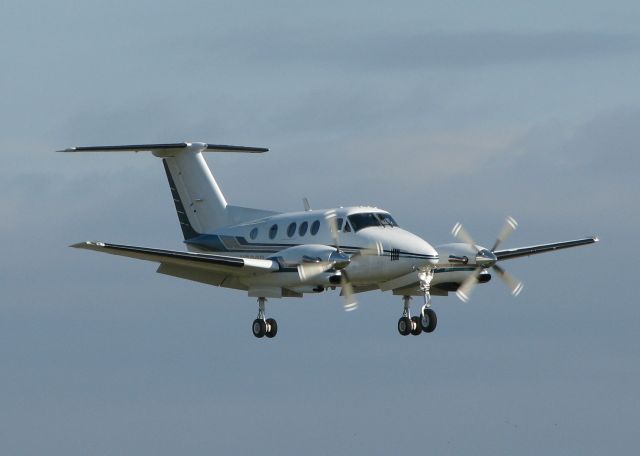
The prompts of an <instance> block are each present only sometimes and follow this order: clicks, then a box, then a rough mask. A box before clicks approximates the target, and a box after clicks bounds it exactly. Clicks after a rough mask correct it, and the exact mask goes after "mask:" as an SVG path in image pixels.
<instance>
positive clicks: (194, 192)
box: [163, 151, 229, 239]
mask: <svg viewBox="0 0 640 456" xmlns="http://www.w3.org/2000/svg"><path fill="white" fill-rule="evenodd" d="M163 163H164V169H165V171H166V172H167V179H168V180H169V187H170V188H171V194H172V196H173V200H174V203H175V205H176V211H177V213H178V220H179V221H180V227H181V228H182V233H183V234H184V237H185V239H190V238H192V237H195V236H197V235H198V234H200V233H210V232H213V231H214V230H215V229H217V228H220V227H222V226H225V225H228V224H229V214H228V211H227V201H226V199H225V197H224V195H223V194H222V191H221V190H220V187H219V186H218V183H217V182H216V180H215V178H214V177H213V175H212V174H211V171H210V170H209V167H208V166H207V163H206V161H205V160H204V157H203V156H202V153H200V152H199V151H198V152H195V151H181V152H179V153H177V154H175V155H173V156H171V157H166V158H164V159H163Z"/></svg>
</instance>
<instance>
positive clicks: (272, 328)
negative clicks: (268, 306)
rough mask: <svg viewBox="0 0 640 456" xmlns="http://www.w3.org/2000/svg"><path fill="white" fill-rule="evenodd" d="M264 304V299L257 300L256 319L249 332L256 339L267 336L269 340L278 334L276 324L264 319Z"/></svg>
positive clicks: (269, 319)
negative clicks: (251, 332)
mask: <svg viewBox="0 0 640 456" xmlns="http://www.w3.org/2000/svg"><path fill="white" fill-rule="evenodd" d="M266 302H267V300H266V299H265V298H258V318H256V319H255V320H253V324H252V325H251V330H252V331H253V335H254V336H256V337H257V338H261V337H264V336H267V337H268V338H270V339H271V338H272V337H276V334H278V323H277V322H276V321H275V320H274V319H273V318H266V319H265V318H264V317H265V315H264V305H265V303H266Z"/></svg>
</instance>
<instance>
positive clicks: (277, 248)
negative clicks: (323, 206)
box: [186, 207, 438, 292]
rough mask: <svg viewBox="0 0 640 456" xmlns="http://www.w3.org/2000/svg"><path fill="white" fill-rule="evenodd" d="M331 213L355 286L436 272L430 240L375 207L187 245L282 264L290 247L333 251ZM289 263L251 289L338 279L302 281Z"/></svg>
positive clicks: (265, 224) (240, 230) (258, 226)
mask: <svg viewBox="0 0 640 456" xmlns="http://www.w3.org/2000/svg"><path fill="white" fill-rule="evenodd" d="M330 212H335V214H336V217H337V222H338V223H337V224H338V230H339V239H340V246H339V247H340V250H341V251H343V252H344V253H346V254H349V255H351V262H350V264H349V265H348V267H347V268H346V271H347V272H348V274H349V279H350V280H351V281H352V283H353V284H354V285H356V286H361V287H372V288H378V287H377V285H378V284H380V283H384V282H386V281H389V280H391V279H394V278H397V277H400V276H403V275H405V274H409V273H412V272H415V271H417V270H421V269H425V268H433V267H434V266H435V265H436V264H437V262H438V252H437V251H436V250H435V249H434V248H433V247H432V246H431V245H430V244H429V243H428V242H427V241H425V240H424V239H422V238H420V237H419V236H416V235H415V234H412V233H410V232H408V231H406V230H404V229H402V228H400V227H398V226H397V225H396V224H395V221H394V220H393V218H391V217H390V215H389V213H388V212H385V211H383V210H380V209H377V208H372V207H348V208H338V209H331V210H313V211H304V212H293V213H283V214H277V215H273V216H269V217H265V218H261V219H259V220H254V221H250V222H245V223H242V224H239V225H234V226H228V227H223V228H220V229H218V230H216V231H215V232H213V233H210V234H204V235H201V236H199V237H197V238H195V239H191V240H189V241H186V243H187V246H188V248H189V250H191V251H196V252H208V253H213V252H215V253H221V254H227V255H233V256H240V257H244V258H256V259H275V260H278V259H281V260H284V259H285V257H286V254H287V251H288V249H291V248H293V247H297V249H296V250H301V251H302V252H304V249H305V247H304V246H307V247H308V248H309V249H310V250H311V249H312V248H313V246H318V247H320V246H322V247H325V248H326V246H334V247H335V245H334V240H333V236H332V234H331V230H330V227H329V223H328V222H327V220H326V216H327V214H328V213H330ZM371 214H374V215H375V218H374V217H372V216H371ZM376 220H377V222H378V223H375V221H376ZM380 220H383V223H380ZM384 222H386V223H384ZM367 225H369V226H367ZM376 246H381V249H380V251H379V252H376V253H375V254H371V253H370V252H369V251H370V250H372V249H374V250H375V248H376ZM362 252H364V254H362ZM285 263H286V262H285V261H282V266H283V267H282V269H281V271H280V273H278V274H271V275H266V276H264V275H263V276H258V277H255V278H253V279H252V280H250V282H251V283H247V285H248V286H249V288H250V287H252V286H257V287H268V286H274V287H279V288H282V287H285V288H291V289H295V290H297V291H300V292H304V291H307V289H308V288H311V289H313V288H314V287H316V286H327V285H331V282H330V278H331V276H332V275H335V271H328V272H327V273H326V274H321V275H319V276H315V277H313V278H311V279H309V280H308V281H303V282H301V280H300V277H299V274H298V271H297V270H296V269H295V268H287V267H286V264H285Z"/></svg>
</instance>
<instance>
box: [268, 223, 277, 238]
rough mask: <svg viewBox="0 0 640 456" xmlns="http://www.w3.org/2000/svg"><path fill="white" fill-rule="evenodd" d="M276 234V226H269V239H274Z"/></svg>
mask: <svg viewBox="0 0 640 456" xmlns="http://www.w3.org/2000/svg"><path fill="white" fill-rule="evenodd" d="M276 234H278V225H271V228H269V239H273V238H275V237H276Z"/></svg>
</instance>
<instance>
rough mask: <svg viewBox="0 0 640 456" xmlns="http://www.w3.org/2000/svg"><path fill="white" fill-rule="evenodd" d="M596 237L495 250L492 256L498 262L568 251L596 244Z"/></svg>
mask: <svg viewBox="0 0 640 456" xmlns="http://www.w3.org/2000/svg"><path fill="white" fill-rule="evenodd" d="M598 241H599V239H598V238H597V237H589V238H584V239H576V240H574V241H565V242H554V243H552V244H539V245H532V246H529V247H519V248H517V249H506V250H496V251H495V252H493V254H494V255H495V256H496V258H498V260H499V261H502V260H510V259H511V258H519V257H523V256H529V255H537V254H538V253H545V252H552V251H554V250H560V249H568V248H570V247H578V246H580V245H587V244H593V243H595V242H598Z"/></svg>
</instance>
